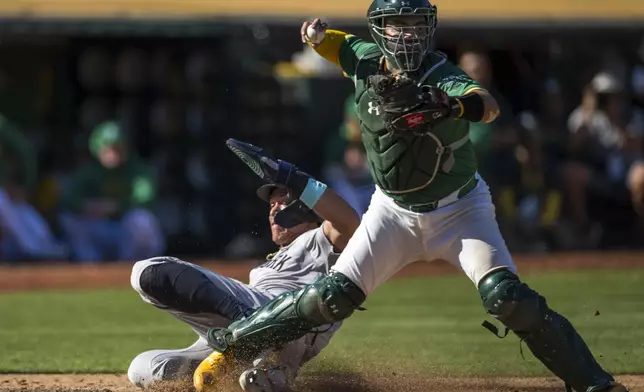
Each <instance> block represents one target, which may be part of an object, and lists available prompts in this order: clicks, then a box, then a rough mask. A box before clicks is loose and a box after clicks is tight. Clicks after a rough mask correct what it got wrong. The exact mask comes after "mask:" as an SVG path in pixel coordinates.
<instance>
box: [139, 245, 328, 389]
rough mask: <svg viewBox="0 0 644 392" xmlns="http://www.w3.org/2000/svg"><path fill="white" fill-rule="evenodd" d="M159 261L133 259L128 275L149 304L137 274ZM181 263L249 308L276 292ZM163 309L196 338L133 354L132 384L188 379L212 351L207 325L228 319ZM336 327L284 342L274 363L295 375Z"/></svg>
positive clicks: (225, 323) (262, 360)
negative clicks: (174, 346)
mask: <svg viewBox="0 0 644 392" xmlns="http://www.w3.org/2000/svg"><path fill="white" fill-rule="evenodd" d="M162 262H164V259H163V258H153V259H148V260H142V261H139V262H137V263H135V264H134V267H133V268H132V275H131V277H130V283H131V284H132V287H133V288H134V290H136V291H137V292H138V293H139V295H140V296H141V298H142V299H143V300H144V301H145V302H147V303H150V304H152V305H155V304H157V303H156V301H155V300H154V299H153V298H151V297H150V296H148V295H147V294H146V293H145V292H144V291H143V290H142V289H141V285H140V278H141V274H142V273H143V271H144V270H145V269H146V268H147V267H149V266H150V265H153V264H158V263H162ZM182 263H184V264H188V265H191V266H192V267H194V268H197V269H199V270H200V271H201V272H202V273H204V274H205V275H206V276H207V277H208V278H209V279H210V281H211V282H212V283H213V284H215V285H217V286H218V287H219V288H220V289H222V290H223V291H226V292H227V293H229V294H230V295H231V296H234V297H235V298H236V299H237V300H239V301H241V302H243V303H244V304H246V305H248V306H251V307H253V308H258V307H260V306H261V305H262V304H264V303H266V302H268V301H270V300H271V299H273V298H275V297H276V296H277V294H275V293H273V294H271V293H265V292H261V291H259V290H256V289H254V288H253V287H250V286H248V285H246V284H244V283H242V282H240V281H238V280H235V279H232V278H228V277H225V276H222V275H220V274H218V273H216V272H214V271H210V270H208V269H205V268H203V267H201V266H198V265H195V264H191V263H187V262H182ZM163 310H165V311H167V312H168V313H170V314H172V315H173V316H174V317H176V318H178V319H179V320H181V321H183V322H185V323H186V324H188V325H190V326H191V327H192V329H193V330H194V331H195V333H196V334H197V335H198V339H197V341H196V342H195V343H194V344H192V345H191V346H190V347H187V348H184V349H178V350H170V349H161V350H151V351H146V352H144V353H141V354H139V355H138V356H136V357H135V358H134V360H132V363H131V364H130V367H129V369H128V378H129V379H130V382H132V384H134V385H136V386H138V387H142V388H143V387H147V386H149V385H150V384H152V383H154V382H157V381H166V380H186V379H189V380H192V376H193V373H194V370H195V369H196V367H197V366H198V365H199V364H200V363H201V361H203V360H204V359H206V357H207V356H208V355H210V353H211V352H212V349H211V348H210V347H208V344H207V342H206V333H207V331H208V329H209V328H211V327H227V326H228V325H229V324H230V323H231V320H229V319H226V318H224V317H221V316H220V315H217V314H206V313H202V314H188V313H183V312H179V311H176V310H173V309H163ZM337 329H338V327H335V326H334V327H332V328H330V329H328V330H327V329H324V330H323V331H322V332H320V333H317V334H308V335H306V336H304V337H302V338H301V339H299V340H296V341H294V342H291V343H289V344H287V345H286V346H284V348H283V349H282V350H280V351H279V352H278V353H277V355H278V358H277V360H278V365H279V366H280V368H283V369H284V373H285V374H286V376H287V377H288V379H289V380H291V379H292V378H294V377H295V376H296V375H297V373H298V371H299V369H300V367H301V366H302V365H303V364H304V363H305V362H307V361H309V360H311V359H312V358H313V357H315V356H316V355H317V354H318V353H319V352H320V351H321V350H322V349H323V348H324V347H326V346H327V345H328V343H329V341H330V340H331V337H332V336H333V334H334V333H335V331H337ZM265 360H266V357H264V356H263V357H260V358H258V359H257V360H256V361H255V362H254V366H262V365H263V364H264V363H265Z"/></svg>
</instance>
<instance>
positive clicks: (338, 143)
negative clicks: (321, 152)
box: [325, 94, 362, 165]
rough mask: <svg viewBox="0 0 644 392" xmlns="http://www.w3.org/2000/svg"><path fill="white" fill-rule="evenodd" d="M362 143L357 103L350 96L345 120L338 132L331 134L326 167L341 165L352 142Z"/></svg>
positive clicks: (345, 109) (345, 104)
mask: <svg viewBox="0 0 644 392" xmlns="http://www.w3.org/2000/svg"><path fill="white" fill-rule="evenodd" d="M360 141H362V135H361V134H360V123H359V120H358V115H357V111H356V101H355V97H354V95H353V94H350V95H349V96H348V97H347V98H346V100H345V101H344V120H343V121H342V124H341V125H340V128H339V129H338V132H333V133H331V136H330V138H329V139H328V141H327V145H326V151H325V163H326V165H331V164H340V163H342V162H343V160H344V151H345V149H346V148H347V146H348V145H349V143H351V142H360Z"/></svg>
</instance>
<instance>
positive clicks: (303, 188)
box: [196, 0, 626, 392]
mask: <svg viewBox="0 0 644 392" xmlns="http://www.w3.org/2000/svg"><path fill="white" fill-rule="evenodd" d="M367 22H368V26H369V30H370V32H371V36H372V38H373V40H374V42H373V43H371V42H367V41H364V40H362V39H359V38H357V37H355V36H352V35H350V34H347V33H344V32H341V31H337V30H327V29H326V26H325V25H324V24H323V23H320V21H319V20H318V19H316V20H314V21H312V22H305V23H304V24H303V26H302V31H301V35H302V39H303V41H304V42H308V43H309V44H310V45H311V46H313V47H314V49H315V50H316V51H317V52H318V54H320V55H321V56H322V57H324V58H325V59H327V60H328V61H330V62H332V63H335V64H337V65H338V66H339V67H340V68H341V69H342V70H343V71H344V73H345V74H346V76H347V77H349V78H350V79H351V80H352V81H353V83H354V85H355V103H356V107H357V114H358V118H359V120H360V128H361V133H362V140H363V143H364V146H365V148H366V151H367V159H368V162H369V168H370V170H371V174H372V177H373V180H374V182H375V184H376V185H377V187H376V191H375V193H374V195H373V198H372V200H371V204H370V206H369V209H368V211H367V212H366V213H365V214H364V216H363V218H362V221H361V223H360V226H359V227H358V229H357V230H356V232H355V234H354V235H353V237H352V238H351V240H350V241H349V243H348V245H347V247H346V248H345V249H344V251H343V252H342V254H341V255H340V257H339V258H338V261H337V262H336V264H335V265H334V266H333V268H332V269H331V271H330V273H329V274H327V275H325V276H324V277H322V278H320V280H318V281H316V282H315V283H313V284H311V285H308V286H306V287H304V288H302V289H299V290H294V291H292V292H289V293H285V294H283V295H281V296H280V297H278V298H276V299H274V300H273V301H271V302H270V303H269V304H267V305H265V306H263V307H262V308H261V309H259V310H258V311H256V312H255V313H253V314H252V315H251V316H249V317H247V318H245V319H243V320H240V321H236V322H234V323H232V324H231V325H230V326H228V328H219V329H217V328H215V329H212V330H211V331H209V332H208V343H209V344H210V345H211V346H212V347H213V348H214V349H215V351H214V352H213V354H212V355H211V356H210V358H209V364H208V365H204V367H207V368H208V370H209V371H211V372H215V373H225V372H226V369H227V367H228V365H229V364H230V363H232V362H234V361H235V360H238V359H240V358H244V357H248V356H251V357H252V356H253V355H255V354H256V353H258V352H261V351H262V350H265V349H266V348H272V347H275V346H279V345H281V344H284V343H285V342H290V341H293V340H296V339H299V338H301V337H302V336H304V335H305V334H307V333H308V332H309V331H310V330H311V328H314V327H317V326H320V325H323V324H329V323H335V322H338V321H340V320H343V319H345V318H347V317H349V316H351V314H353V312H354V311H355V310H357V309H359V307H360V305H361V304H362V303H363V302H364V301H365V299H366V297H367V296H368V295H370V294H371V293H372V292H373V291H374V290H376V289H377V287H378V286H379V285H381V284H382V283H383V282H385V281H387V280H388V279H389V278H390V277H391V276H392V275H394V274H395V273H396V272H397V271H398V270H400V269H401V268H403V267H404V266H405V265H407V264H410V263H412V262H415V261H418V260H427V261H431V260H435V259H443V260H447V261H449V262H450V263H451V264H453V265H454V266H455V267H457V268H459V269H460V270H462V271H463V273H464V274H465V276H467V277H468V278H469V279H470V280H471V281H472V283H473V284H474V285H475V287H476V288H477V289H478V292H479V294H480V297H481V300H482V305H483V307H484V309H485V310H486V311H487V312H488V314H489V315H490V316H492V317H494V318H495V319H496V320H498V321H499V322H501V323H503V324H504V325H505V326H506V327H507V328H508V329H509V330H512V331H513V332H514V333H515V334H516V335H517V336H518V337H520V338H521V339H522V340H523V341H524V342H525V343H526V344H527V346H528V347H529V348H530V350H531V351H532V353H533V354H534V356H535V357H536V358H538V359H539V360H540V361H541V362H542V363H543V364H544V365H545V366H546V367H547V368H548V369H549V370H550V371H552V372H553V373H554V374H555V375H557V376H558V377H559V378H561V379H562V380H563V381H564V382H565V384H567V386H568V388H569V389H574V390H575V391H577V392H599V391H601V392H624V391H626V388H625V387H624V386H622V385H620V384H618V383H616V382H615V380H614V379H613V377H612V376H611V375H610V374H609V373H607V372H606V371H605V370H604V369H602V367H601V366H600V365H599V364H598V363H597V362H596V360H595V358H594V357H593V355H592V353H591V352H590V350H589V349H588V347H587V346H586V343H585V342H584V340H583V339H582V337H581V336H580V335H579V334H578V333H577V331H576V330H575V328H574V327H573V325H572V324H571V323H570V322H569V321H568V320H567V319H566V318H565V317H564V316H562V315H561V314H559V313H557V312H555V311H554V310H553V309H551V308H550V307H549V306H548V303H547V301H546V299H545V298H544V297H543V296H541V295H540V294H539V293H537V292H536V291H534V290H533V289H531V288H530V287H529V286H528V285H526V284H525V283H524V282H522V281H521V279H520V278H519V276H518V272H517V269H516V267H515V264H514V262H513V260H512V257H511V256H510V253H509V252H508V249H507V247H506V245H505V242H504V240H503V238H502V236H501V233H500V231H499V228H498V225H497V223H496V219H495V212H494V206H493V204H492V201H491V196H490V192H489V189H488V187H487V185H486V183H485V181H484V180H483V179H482V178H481V177H480V176H479V175H478V173H477V163H476V158H475V155H474V150H473V147H472V144H471V142H470V141H469V126H470V123H473V122H491V121H493V120H494V119H495V118H496V117H497V116H498V115H499V108H498V105H497V103H496V101H495V100H494V98H492V96H491V95H490V94H489V93H488V92H487V91H486V90H485V89H484V88H483V87H482V86H480V85H479V84H477V83H476V82H475V81H474V80H472V79H471V78H469V77H468V76H467V75H466V74H465V72H463V71H462V70H461V69H459V68H458V67H456V66H455V65H454V64H453V63H451V62H450V61H449V60H448V59H447V58H446V56H445V55H443V54H441V53H438V52H435V51H433V50H432V37H433V35H434V31H435V29H436V24H437V9H436V7H435V6H434V5H432V4H430V3H429V2H428V0H404V1H402V0H374V1H373V3H372V4H371V6H370V7H369V10H368V12H367ZM247 159H248V160H249V161H252V162H253V165H254V166H255V167H256V168H257V171H256V172H258V173H260V175H261V176H263V177H264V178H265V179H268V180H270V181H273V182H274V183H276V184H281V185H283V186H287V187H288V188H290V189H292V190H293V195H294V198H297V199H299V200H300V201H302V203H304V204H305V205H306V206H308V207H309V208H312V209H319V208H323V207H324V208H326V206H328V203H330V202H331V200H332V198H331V195H332V194H331V193H330V192H329V190H328V189H326V186H325V185H324V184H322V183H320V182H318V181H316V180H314V179H312V178H311V177H310V176H308V175H307V174H306V173H303V172H301V171H299V170H298V169H297V168H294V167H292V166H290V165H287V164H284V163H282V162H276V161H271V160H270V159H267V158H266V157H265V156H264V155H262V154H261V151H255V152H253V151H252V150H248V151H247ZM428 306H431V304H428ZM413 316H414V315H409V317H413ZM490 360H494V359H493V358H490ZM196 376H198V374H196Z"/></svg>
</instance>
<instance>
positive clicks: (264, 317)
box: [208, 272, 366, 361]
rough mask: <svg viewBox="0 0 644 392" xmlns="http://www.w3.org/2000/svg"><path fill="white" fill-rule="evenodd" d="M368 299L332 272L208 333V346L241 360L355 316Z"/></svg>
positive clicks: (345, 278)
mask: <svg viewBox="0 0 644 392" xmlns="http://www.w3.org/2000/svg"><path fill="white" fill-rule="evenodd" d="M365 299H366V297H365V295H364V293H363V292H362V290H360V288H359V287H358V286H356V285H355V283H353V282H352V281H351V280H349V278H347V277H346V276H344V275H343V274H341V273H339V272H332V273H330V274H329V275H326V276H324V277H322V278H320V279H319V280H318V281H317V282H315V283H313V284H311V285H308V286H305V287H303V288H301V289H300V290H298V291H292V292H288V293H284V294H282V295H280V296H279V297H277V298H275V299H274V300H272V301H271V302H269V303H267V304H266V305H264V306H262V307H261V308H259V309H258V310H256V311H255V312H254V313H253V314H252V315H251V316H249V317H248V318H246V319H243V320H240V321H236V322H234V323H232V324H231V325H230V326H229V327H228V328H224V329H222V328H213V329H211V330H209V331H208V344H209V345H210V346H211V347H212V348H213V349H215V350H217V351H220V352H222V353H223V352H226V350H228V349H229V348H233V350H232V351H233V352H234V354H233V355H234V356H235V358H236V359H238V360H240V361H247V360H251V359H253V358H255V357H256V356H257V355H259V354H260V353H261V352H262V351H264V350H267V349H272V348H277V347H279V346H281V345H283V344H285V343H288V342H290V341H293V340H296V339H299V338H300V337H302V336H304V335H306V334H307V333H309V332H311V329H313V328H315V327H319V326H322V325H325V324H333V323H335V322H338V321H341V320H344V319H345V318H347V317H349V316H351V314H353V312H354V311H355V310H356V309H358V308H359V306H360V305H361V304H362V303H363V302H364V300H365Z"/></svg>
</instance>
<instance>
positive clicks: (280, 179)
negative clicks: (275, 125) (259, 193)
mask: <svg viewBox="0 0 644 392" xmlns="http://www.w3.org/2000/svg"><path fill="white" fill-rule="evenodd" d="M226 145H227V146H228V148H229V149H230V150H231V151H232V152H234V153H235V155H237V156H238V157H239V159H241V160H242V161H243V162H244V163H245V164H246V165H248V167H250V168H251V170H252V171H253V172H255V174H257V175H258V176H259V177H260V178H261V179H262V180H264V181H266V182H267V183H269V184H278V185H281V186H283V187H286V188H289V189H290V190H292V191H293V193H294V196H295V197H296V198H299V197H300V195H301V194H302V192H303V191H304V188H305V187H306V185H307V183H308V181H309V179H310V178H311V176H310V175H309V174H306V173H304V172H302V171H300V170H299V169H298V168H297V167H296V166H295V165H293V164H292V163H289V162H286V161H283V160H281V159H273V158H271V157H269V156H268V155H267V154H266V153H265V152H264V149H263V148H261V147H257V146H254V145H252V144H250V143H245V142H242V141H239V140H236V139H232V138H231V139H228V140H226Z"/></svg>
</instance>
